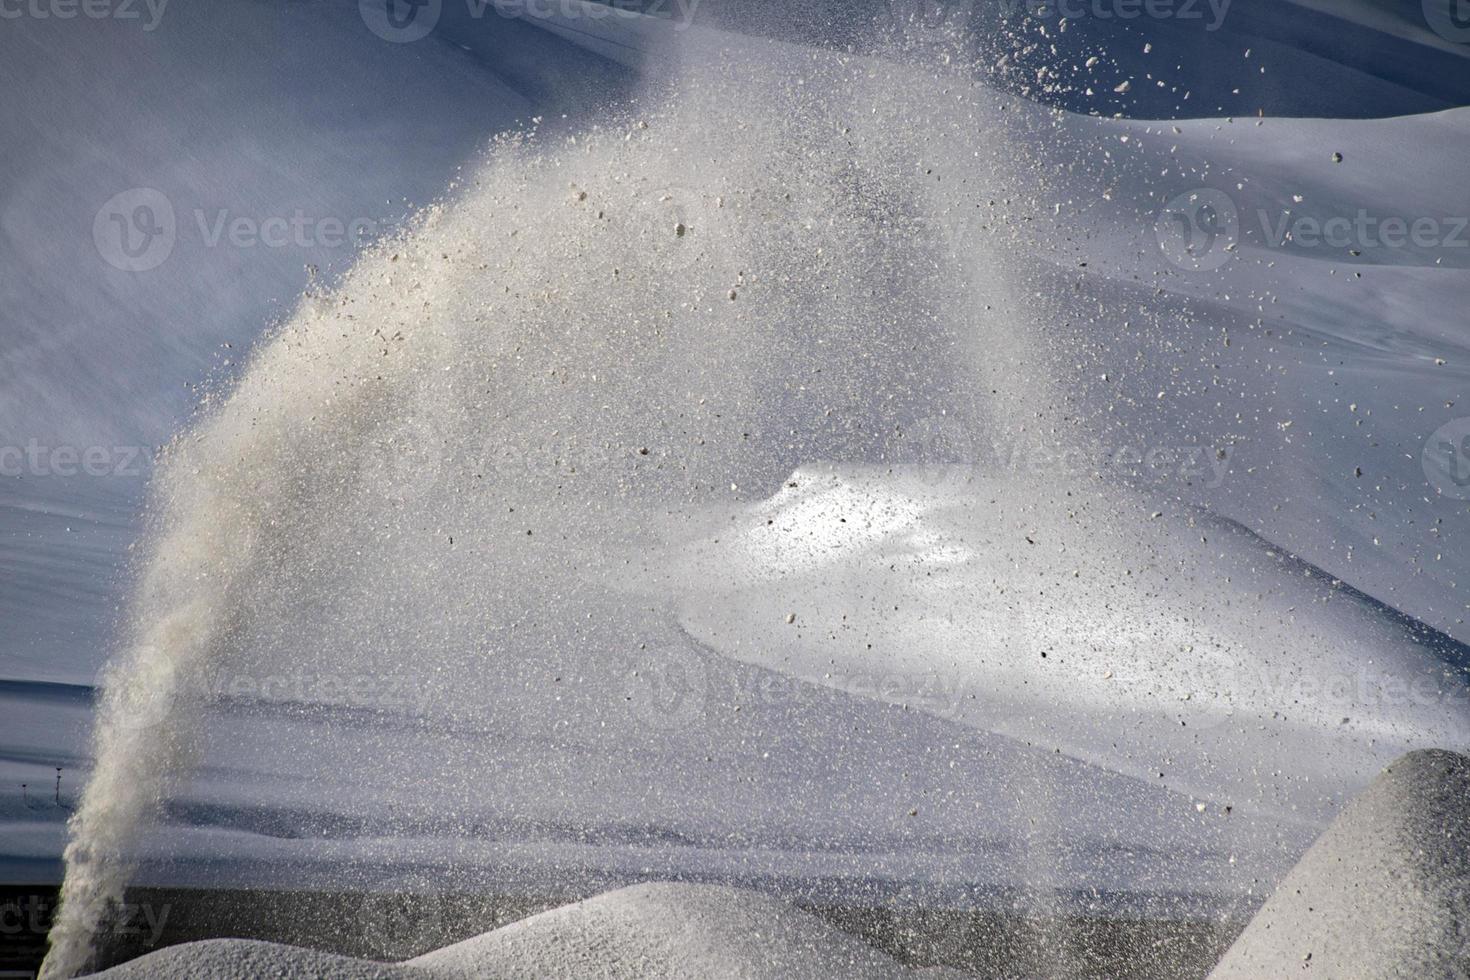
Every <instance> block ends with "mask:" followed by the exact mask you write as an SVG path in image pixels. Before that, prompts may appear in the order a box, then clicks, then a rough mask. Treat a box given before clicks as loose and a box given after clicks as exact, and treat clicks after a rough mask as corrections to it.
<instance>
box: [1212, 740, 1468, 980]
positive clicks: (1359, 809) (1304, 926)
mask: <svg viewBox="0 0 1470 980" xmlns="http://www.w3.org/2000/svg"><path fill="white" fill-rule="evenodd" d="M1467 898H1470V757H1466V756H1463V755H1459V754H1457V753H1454V752H1445V751H1440V750H1425V751H1420V752H1411V753H1409V754H1408V755H1405V756H1403V757H1402V758H1400V759H1399V760H1398V761H1397V762H1395V763H1394V764H1393V765H1391V766H1389V767H1388V768H1387V769H1386V770H1384V772H1383V773H1382V774H1381V775H1380V776H1379V777H1378V778H1377V779H1376V780H1374V782H1373V784H1372V785H1371V786H1369V787H1368V789H1367V790H1365V791H1364V792H1363V794H1362V795H1361V796H1360V797H1358V798H1357V799H1356V800H1354V801H1353V803H1352V804H1351V805H1350V806H1349V807H1348V808H1347V809H1346V810H1344V811H1343V813H1342V816H1340V817H1339V818H1338V819H1337V820H1335V821H1334V822H1333V823H1332V825H1331V826H1330V827H1328V829H1327V832H1326V833H1324V834H1323V835H1322V837H1321V838H1320V839H1319V840H1318V841H1317V843H1316V844H1314V845H1313V846H1312V848H1311V850H1309V851H1308V852H1307V854H1306V856H1305V857H1303V858H1302V860H1301V862H1300V863H1299V864H1298V865H1297V866H1296V868H1294V869H1293V870H1292V872H1291V874H1289V875H1288V876H1287V877H1286V879H1285V880H1284V881H1282V883H1281V884H1280V886H1278V887H1277V889H1276V891H1275V893H1274V894H1273V895H1272V896H1271V898H1270V899H1269V900H1268V901H1267V902H1266V904H1265V906H1264V907H1262V909H1261V911H1260V912H1259V913H1257V914H1256V917H1255V918H1254V919H1252V920H1251V922H1250V925H1248V926H1247V927H1246V929H1245V932H1243V933H1242V934H1241V935H1240V938H1238V939H1237V940H1236V941H1235V944H1234V945H1233V946H1231V947H1230V950H1229V951H1228V952H1227V953H1226V954H1225V957H1224V958H1223V959H1222V960H1221V961H1220V964H1219V966H1218V967H1216V969H1215V971H1214V972H1213V973H1212V974H1210V977H1211V980H1231V978H1237V977H1239V978H1255V977H1265V976H1281V975H1283V974H1284V973H1286V972H1287V971H1288V970H1290V969H1292V968H1293V967H1297V966H1301V967H1313V968H1315V975H1318V976H1324V977H1348V976H1351V977H1356V978H1359V980H1374V978H1379V977H1382V978H1390V977H1449V976H1465V975H1466V974H1467V971H1470V941H1467V936H1466V934H1465V928H1466V922H1467V916H1466V915H1465V912H1466V900H1467Z"/></svg>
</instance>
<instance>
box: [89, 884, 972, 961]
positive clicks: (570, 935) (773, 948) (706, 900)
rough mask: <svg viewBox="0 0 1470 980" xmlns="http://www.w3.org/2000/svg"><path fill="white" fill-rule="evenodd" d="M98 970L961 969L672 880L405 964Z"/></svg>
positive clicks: (204, 947)
mask: <svg viewBox="0 0 1470 980" xmlns="http://www.w3.org/2000/svg"><path fill="white" fill-rule="evenodd" d="M97 975H98V976H102V977H109V978H112V980H127V978H132V977H148V978H156V980H169V978H172V977H178V978H181V980H183V978H187V980H235V978H240V980H254V978H256V977H264V976H270V977H280V978H288V980H289V978H296V977H300V978H319V980H328V978H331V980H349V978H350V980H378V978H381V980H407V978H422V980H460V978H466V980H467V978H471V977H476V978H478V977H496V978H505V980H510V978H515V977H527V978H529V977H561V978H567V980H570V978H576V977H599V978H609V980H612V978H622V977H627V978H630V980H635V978H636V980H660V978H665V977H667V978H670V980H675V978H677V980H686V978H696V977H711V978H723V977H731V978H734V977H740V978H750V980H758V978H765V977H770V978H773V980H775V978H783V977H803V978H807V980H821V978H825V977H832V978H843V980H863V978H868V977H871V978H875V980H876V978H887V980H896V978H901V977H908V976H913V977H919V976H923V977H944V976H958V974H955V973H953V971H948V970H936V969H930V970H911V969H909V968H906V967H904V966H902V965H901V964H899V963H898V962H897V961H895V960H893V959H891V958H889V957H888V956H885V955H884V954H882V953H880V952H878V951H877V950H875V949H873V948H872V947H870V946H868V945H867V944H865V943H863V942H861V941H860V940H858V939H855V938H854V937H852V936H850V935H848V934H847V933H845V932H842V931H841V930H839V929H836V928H835V927H833V926H830V925H828V924H827V923H825V922H823V921H822V920H821V919H818V918H817V917H816V916H813V915H810V914H809V913H806V912H801V911H799V910H797V909H795V908H793V907H792V906H790V905H787V904H785V903H784V902H780V901H777V900H776V899H772V898H768V897H766V896H764V895H760V894H757V893H755V892H752V891H745V890H742V889H737V888H723V887H719V886H715V885H686V884H668V883H654V884H644V885H634V886H632V887H630V888H623V889H619V890H617V891H613V892H608V893H606V894H604V895H599V896H597V897H596V898H590V899H588V900H586V901H583V902H577V903H576V904H574V905H567V906H563V907H562V908H558V909H553V910H551V911H549V912H543V913H541V914H540V915H535V916H532V917H530V918H528V919H524V920H522V921H520V922H516V923H512V924H511V925H508V926H505V927H503V928H500V929H496V930H494V931H492V932H487V933H485V934H484V935H481V936H476V937H475V938H473V939H468V940H465V941H464V942H461V943H457V944H455V945H453V946H449V947H446V948H444V949H441V950H438V951H436V952H433V953H429V954H427V955H425V956H420V957H418V958H417V959H413V960H409V961H408V962H406V963H400V964H382V963H373V962H370V961H367V960H356V959H349V958H346V957H341V956H332V955H329V954H326V953H319V952H316V951H313V950H306V949H297V948H295V947H291V946H280V945H276V944H274V943H263V942H253V941H248V940H242V939H217V940H210V941H207V942H198V943H188V944H185V945H181V946H172V947H169V948H168V949H164V950H160V951H159V952H156V953H153V954H150V955H148V956H144V957H142V958H140V959H137V960H133V961H132V962H130V963H127V964H124V965H123V966H119V967H115V968H114V969H111V970H107V971H105V972H103V973H100V974H97Z"/></svg>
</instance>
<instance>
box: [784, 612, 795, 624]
mask: <svg viewBox="0 0 1470 980" xmlns="http://www.w3.org/2000/svg"><path fill="white" fill-rule="evenodd" d="M794 622H796V613H787V614H786V624H787V625H788V626H789V625H790V624H792V623H794Z"/></svg>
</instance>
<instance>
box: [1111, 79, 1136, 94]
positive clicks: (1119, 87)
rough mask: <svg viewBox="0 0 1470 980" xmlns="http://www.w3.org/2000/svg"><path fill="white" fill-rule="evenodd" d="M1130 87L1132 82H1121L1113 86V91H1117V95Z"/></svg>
mask: <svg viewBox="0 0 1470 980" xmlns="http://www.w3.org/2000/svg"><path fill="white" fill-rule="evenodd" d="M1132 87H1133V83H1132V82H1122V83H1120V84H1118V85H1115V86H1113V91H1114V92H1117V93H1118V94H1119V95H1122V94H1123V93H1124V92H1127V91H1128V90H1129V89H1130V88H1132Z"/></svg>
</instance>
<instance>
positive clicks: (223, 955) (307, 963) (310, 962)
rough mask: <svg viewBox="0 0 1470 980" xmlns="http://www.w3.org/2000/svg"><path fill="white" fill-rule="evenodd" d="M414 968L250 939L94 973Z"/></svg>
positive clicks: (122, 976)
mask: <svg viewBox="0 0 1470 980" xmlns="http://www.w3.org/2000/svg"><path fill="white" fill-rule="evenodd" d="M422 975H423V974H421V973H420V972H419V971H417V970H411V969H408V968H406V967H402V966H396V965H392V964H384V963H373V962H370V961H368V960H355V959H351V958H349V957H346V956H333V955H332V954H330V953H319V952H317V951H316V950H313V949H298V948H297V947H295V946H281V945H278V944H276V943H263V942H257V941H256V940H253V939H207V940H204V941H203V942H197V943H184V944H182V945H179V946H170V947H168V948H167V949H161V950H159V951H158V952H156V953H149V954H148V955H147V956H141V957H139V958H138V959H136V960H132V961H130V962H128V963H124V964H123V965H122V966H117V967H113V968H112V969H111V970H104V971H102V972H101V973H98V974H96V976H99V977H107V978H108V980H134V978H137V980H145V978H146V980H255V978H257V977H275V978H277V980H405V978H408V977H420V976H422Z"/></svg>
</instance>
